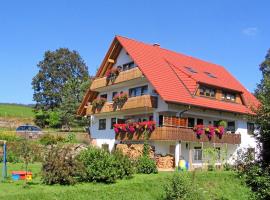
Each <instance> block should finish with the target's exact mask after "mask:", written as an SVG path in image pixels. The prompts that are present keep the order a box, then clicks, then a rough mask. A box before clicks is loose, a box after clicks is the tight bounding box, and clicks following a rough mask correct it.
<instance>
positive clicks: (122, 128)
mask: <svg viewBox="0 0 270 200" xmlns="http://www.w3.org/2000/svg"><path fill="white" fill-rule="evenodd" d="M155 125H156V122H155V121H144V122H129V123H126V124H114V132H115V133H116V134H118V133H121V132H122V133H127V132H128V133H131V134H134V133H135V132H136V133H138V132H145V131H146V132H147V133H150V132H152V131H153V130H154V129H155Z"/></svg>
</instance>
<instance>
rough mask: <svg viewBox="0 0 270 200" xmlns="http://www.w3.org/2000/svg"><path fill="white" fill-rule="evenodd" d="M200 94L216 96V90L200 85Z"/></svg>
mask: <svg viewBox="0 0 270 200" xmlns="http://www.w3.org/2000/svg"><path fill="white" fill-rule="evenodd" d="M200 95H201V96H206V97H216V90H215V89H213V88H208V87H203V86H201V87H200Z"/></svg>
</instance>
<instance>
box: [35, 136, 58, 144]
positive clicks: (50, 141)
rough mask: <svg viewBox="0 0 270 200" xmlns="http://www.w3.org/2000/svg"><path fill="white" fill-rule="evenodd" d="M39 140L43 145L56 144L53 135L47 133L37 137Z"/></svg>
mask: <svg viewBox="0 0 270 200" xmlns="http://www.w3.org/2000/svg"><path fill="white" fill-rule="evenodd" d="M39 142H40V143H41V144H43V145H52V144H56V143H57V140H56V138H55V137H54V135H51V134H49V133H46V134H44V135H42V136H41V137H40V139H39Z"/></svg>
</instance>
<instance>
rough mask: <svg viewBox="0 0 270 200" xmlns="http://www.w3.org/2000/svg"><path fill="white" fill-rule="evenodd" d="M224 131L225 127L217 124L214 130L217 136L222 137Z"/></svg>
mask: <svg viewBox="0 0 270 200" xmlns="http://www.w3.org/2000/svg"><path fill="white" fill-rule="evenodd" d="M224 131H225V128H224V127H223V126H219V127H216V128H215V132H216V134H217V135H218V136H219V138H221V137H222V135H223V134H224Z"/></svg>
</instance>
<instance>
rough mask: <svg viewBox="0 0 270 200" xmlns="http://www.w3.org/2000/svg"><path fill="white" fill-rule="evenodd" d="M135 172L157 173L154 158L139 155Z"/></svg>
mask: <svg viewBox="0 0 270 200" xmlns="http://www.w3.org/2000/svg"><path fill="white" fill-rule="evenodd" d="M136 168H137V173H140V174H152V173H155V174H156V173H158V171H157V166H156V163H155V161H154V160H152V159H151V158H149V157H148V156H141V157H140V158H139V159H138V161H137V166H136Z"/></svg>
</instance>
